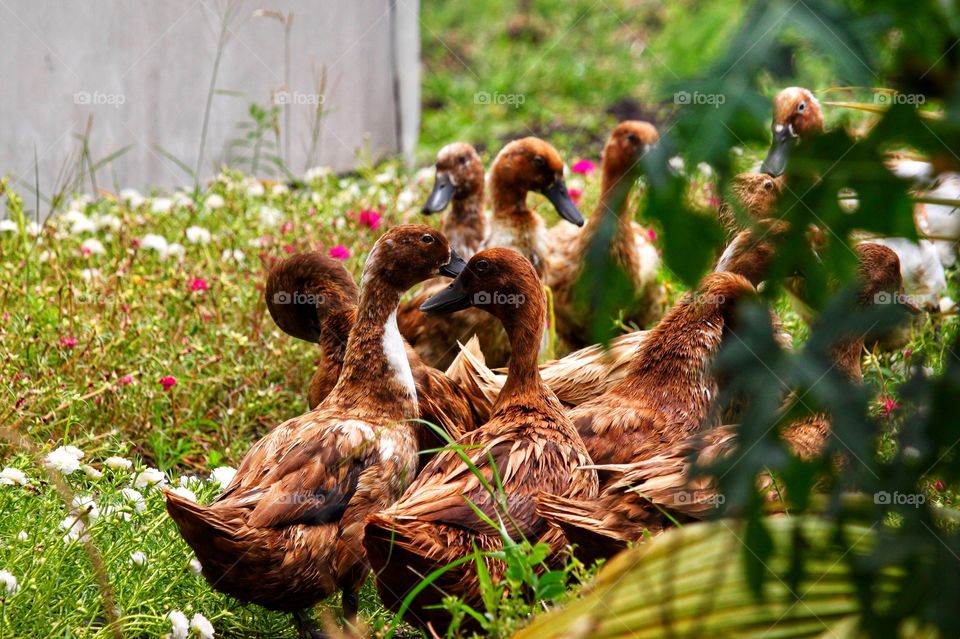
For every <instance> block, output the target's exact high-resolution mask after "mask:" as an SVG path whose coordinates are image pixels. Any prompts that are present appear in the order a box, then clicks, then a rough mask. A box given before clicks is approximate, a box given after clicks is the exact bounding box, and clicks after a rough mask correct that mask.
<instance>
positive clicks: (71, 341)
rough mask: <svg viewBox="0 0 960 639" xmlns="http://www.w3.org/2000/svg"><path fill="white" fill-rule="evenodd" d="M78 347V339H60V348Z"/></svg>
mask: <svg viewBox="0 0 960 639" xmlns="http://www.w3.org/2000/svg"><path fill="white" fill-rule="evenodd" d="M76 345H77V338H75V337H61V338H60V346H63V347H64V348H73V347H74V346H76Z"/></svg>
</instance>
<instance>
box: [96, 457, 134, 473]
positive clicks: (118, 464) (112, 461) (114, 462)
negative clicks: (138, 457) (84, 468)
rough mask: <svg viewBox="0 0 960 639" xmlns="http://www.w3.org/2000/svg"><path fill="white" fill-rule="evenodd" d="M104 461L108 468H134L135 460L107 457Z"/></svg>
mask: <svg viewBox="0 0 960 639" xmlns="http://www.w3.org/2000/svg"><path fill="white" fill-rule="evenodd" d="M103 463H104V465H106V466H107V467H108V468H115V469H117V470H130V469H131V468H133V462H132V461H130V460H129V459H124V458H123V457H107V458H106V459H105V460H104V461H103Z"/></svg>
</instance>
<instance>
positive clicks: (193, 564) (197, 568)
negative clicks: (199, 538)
mask: <svg viewBox="0 0 960 639" xmlns="http://www.w3.org/2000/svg"><path fill="white" fill-rule="evenodd" d="M189 566H190V572H191V573H193V574H194V575H196V576H200V573H202V572H203V564H201V563H200V560H199V559H197V558H196V557H194V558H193V559H191V560H190V564H189Z"/></svg>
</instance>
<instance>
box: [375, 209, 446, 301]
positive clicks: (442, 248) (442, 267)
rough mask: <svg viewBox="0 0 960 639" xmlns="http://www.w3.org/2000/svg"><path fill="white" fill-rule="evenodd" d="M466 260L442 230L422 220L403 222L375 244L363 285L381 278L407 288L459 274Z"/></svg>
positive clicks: (381, 280) (388, 284)
mask: <svg viewBox="0 0 960 639" xmlns="http://www.w3.org/2000/svg"><path fill="white" fill-rule="evenodd" d="M464 264H465V262H464V260H463V258H462V257H460V256H459V255H457V253H456V251H454V250H453V249H452V248H450V244H449V242H447V238H446V237H444V235H443V233H441V232H440V231H438V230H436V229H433V228H431V227H429V226H426V225H423V224H403V225H400V226H395V227H394V228H392V229H390V230H389V231H387V232H386V233H384V234H383V235H381V236H380V239H378V240H377V243H376V244H374V246H373V249H372V250H371V251H370V256H369V257H367V263H366V265H365V266H364V268H363V285H364V286H366V285H367V284H368V283H370V282H380V283H382V284H384V285H386V286H389V287H391V288H394V289H396V290H398V291H405V290H407V289H408V288H410V287H412V286H413V285H414V284H417V283H419V282H422V281H424V280H427V279H430V278H431V277H435V276H437V275H443V276H446V277H456V276H457V275H458V274H459V273H460V271H461V270H462V269H463V266H464Z"/></svg>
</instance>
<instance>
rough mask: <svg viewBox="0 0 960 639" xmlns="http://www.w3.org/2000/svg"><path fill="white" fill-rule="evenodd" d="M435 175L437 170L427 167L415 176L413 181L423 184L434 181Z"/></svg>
mask: <svg viewBox="0 0 960 639" xmlns="http://www.w3.org/2000/svg"><path fill="white" fill-rule="evenodd" d="M435 173H436V169H434V167H432V166H425V167H423V168H422V169H420V170H419V171H417V172H416V173H415V174H414V176H413V179H414V180H415V181H416V182H417V183H418V184H423V183H424V182H429V181H430V180H432V179H433V176H434V174H435Z"/></svg>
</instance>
